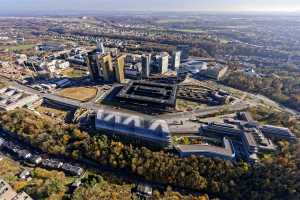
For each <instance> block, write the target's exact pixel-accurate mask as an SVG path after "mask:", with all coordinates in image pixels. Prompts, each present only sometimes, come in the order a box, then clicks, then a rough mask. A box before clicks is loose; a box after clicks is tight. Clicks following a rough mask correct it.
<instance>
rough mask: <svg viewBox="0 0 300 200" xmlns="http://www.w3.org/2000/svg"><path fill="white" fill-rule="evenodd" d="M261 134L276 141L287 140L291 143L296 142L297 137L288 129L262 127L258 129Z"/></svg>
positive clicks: (269, 126)
mask: <svg viewBox="0 0 300 200" xmlns="http://www.w3.org/2000/svg"><path fill="white" fill-rule="evenodd" d="M260 130H261V132H262V133H263V134H265V135H267V136H269V137H271V138H273V139H277V140H289V141H292V142H295V141H297V137H296V136H295V135H294V133H292V132H291V131H290V129H288V128H284V127H278V126H271V125H264V126H262V127H260Z"/></svg>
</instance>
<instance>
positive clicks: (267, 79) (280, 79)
mask: <svg viewBox="0 0 300 200" xmlns="http://www.w3.org/2000/svg"><path fill="white" fill-rule="evenodd" d="M262 72H267V73H268V74H271V75H268V76H264V77H260V76H247V75H245V74H244V73H243V72H242V71H232V72H230V73H228V74H227V75H226V77H225V78H224V80H222V83H224V84H225V85H228V86H231V87H233V88H237V89H240V90H243V91H248V92H251V93H255V94H257V93H259V94H262V95H265V96H267V97H269V98H271V99H272V100H274V101H276V102H278V103H281V104H283V105H285V106H287V107H289V108H292V109H295V110H297V111H300V78H299V77H300V73H299V72H297V71H289V70H285V71H282V70H278V69H277V70H270V69H268V70H262Z"/></svg>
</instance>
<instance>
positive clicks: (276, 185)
mask: <svg viewBox="0 0 300 200" xmlns="http://www.w3.org/2000/svg"><path fill="white" fill-rule="evenodd" d="M0 114H1V115H0V123H1V126H2V128H3V129H6V130H8V131H10V132H12V133H14V134H15V135H16V136H17V137H18V138H19V139H21V140H23V141H24V142H26V143H28V144H30V145H31V146H32V147H35V148H38V149H40V150H42V151H43V152H46V153H49V154H52V155H57V156H68V157H72V158H73V159H76V160H80V159H90V160H93V161H95V162H97V163H99V164H101V165H105V166H110V167H112V168H115V169H118V170H121V171H124V172H125V171H126V172H129V173H132V174H134V175H136V176H140V177H143V178H145V179H146V180H149V181H154V182H159V183H163V184H166V185H171V186H181V187H185V188H188V189H193V190H196V191H200V192H202V193H206V194H208V195H209V196H210V197H213V198H216V197H219V198H221V199H230V200H232V199H267V200H268V199H270V200H271V199H272V200H273V199H289V200H296V199H300V170H299V167H300V159H299V158H297V157H296V156H295V155H296V154H295V151H296V148H295V147H294V146H292V145H289V144H288V143H287V142H284V141H282V142H279V147H280V148H279V150H278V152H277V153H276V154H274V155H271V156H269V157H268V159H265V160H263V161H262V162H261V163H259V164H255V165H249V164H247V163H245V162H239V163H232V162H229V161H223V160H219V159H212V158H205V157H196V156H191V157H189V158H179V157H178V156H176V155H173V154H169V153H166V152H164V151H157V152H155V151H151V150H149V149H147V148H145V147H142V148H140V147H134V146H132V145H128V144H123V143H121V142H119V141H113V140H111V139H109V138H107V137H106V136H105V135H102V134H101V133H99V134H96V135H89V134H88V133H86V132H83V131H81V130H79V129H78V128H77V127H76V126H75V125H70V124H67V125H66V124H53V123H51V122H50V121H47V120H44V119H41V118H40V117H38V116H36V115H34V114H32V113H31V112H29V111H26V110H23V109H19V110H15V111H9V112H3V113H0Z"/></svg>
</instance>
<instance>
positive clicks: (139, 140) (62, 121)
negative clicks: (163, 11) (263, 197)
mask: <svg viewBox="0 0 300 200" xmlns="http://www.w3.org/2000/svg"><path fill="white" fill-rule="evenodd" d="M201 17H203V18H201V19H205V20H200V18H199V16H198V15H192V16H181V15H178V16H176V15H175V16H173V17H166V16H164V15H163V16H160V15H157V16H155V17H154V16H147V15H146V14H145V15H143V14H141V15H140V16H132V15H129V16H127V17H124V16H101V17H92V16H72V17H65V16H64V17H59V16H56V17H54V16H53V17H22V18H19V17H9V18H6V17H1V18H0V27H1V29H0V111H1V116H2V117H1V118H0V124H1V126H0V128H1V129H0V151H1V154H0V158H1V160H0V164H1V162H3V161H2V160H3V158H4V159H7V160H10V161H9V162H16V163H18V164H17V165H20V166H22V167H21V168H22V169H23V170H22V171H23V172H22V173H20V174H19V179H22V180H27V181H25V182H26V183H27V184H30V181H31V180H34V179H35V178H34V176H36V174H37V172H34V171H35V170H40V169H44V170H55V171H58V172H62V173H64V174H65V175H66V176H68V177H72V181H71V184H70V185H69V187H68V188H69V189H68V192H69V193H70V194H68V195H69V196H68V198H69V199H72V198H73V197H74V196H76V191H80V190H81V189H82V188H85V187H87V186H82V185H85V184H87V182H88V181H90V180H88V178H87V177H89V178H90V177H91V176H95V177H97V176H96V175H95V174H93V175H87V174H89V173H91V172H90V170H92V171H97V170H100V169H102V167H103V166H105V167H104V168H113V171H111V169H110V170H108V169H105V170H103V171H105V173H109V174H114V173H115V171H118V169H120V170H122V169H126V170H128V171H129V172H128V174H129V175H128V174H127V173H124V174H122V175H120V176H121V177H118V175H116V176H117V177H118V178H121V179H122V180H124V181H127V182H129V183H134V184H136V187H135V188H134V189H133V191H132V192H130V193H133V194H134V195H136V196H137V198H147V199H149V198H152V197H153V196H154V194H153V193H155V192H154V190H155V189H158V190H160V191H161V190H162V189H161V187H165V186H167V185H171V186H173V189H174V190H175V191H177V192H180V193H181V194H183V193H184V192H182V191H186V190H193V191H195V190H196V191H198V192H200V193H194V194H195V195H196V196H197V195H198V196H199V195H200V194H201V195H200V196H202V198H204V199H208V197H207V195H206V194H205V193H209V194H208V195H211V194H210V193H213V192H211V191H210V189H207V190H206V189H205V188H206V187H208V186H205V187H204V186H203V188H202V187H200V185H201V184H200V183H199V184H198V185H197V186H195V185H193V184H190V183H180V182H181V181H179V180H180V179H178V181H177V180H176V181H170V180H167V179H166V180H161V179H159V178H153V177H151V176H150V175H149V176H148V175H147V174H146V173H145V174H144V172H145V168H146V167H145V166H143V169H144V171H143V170H142V169H141V168H139V167H137V168H135V167H133V163H135V162H137V163H139V162H141V161H137V160H138V158H134V159H133V157H134V156H135V155H136V154H138V155H139V153H138V152H140V151H144V150H143V149H144V148H146V149H149V150H150V151H152V152H163V153H162V154H163V155H166V157H167V156H170V157H171V158H172V159H173V158H174V159H179V160H185V162H187V161H186V160H187V159H193V158H199V159H213V160H216V161H214V162H222V163H223V164H224V165H227V164H225V163H230V165H233V166H234V165H237V166H238V165H240V163H245V165H247V166H252V167H253V170H255V167H257V166H260V165H261V166H265V163H266V162H267V161H268V162H271V161H270V160H271V158H273V157H274V158H273V160H275V158H276V156H277V155H280V156H281V157H284V156H283V155H282V154H283V153H282V152H281V150H282V148H283V145H284V144H287V145H288V148H293V147H294V146H298V143H299V139H298V138H299V137H300V123H299V119H300V110H299V106H300V101H299V91H300V90H299V89H300V82H299V81H300V80H299V76H297V75H300V68H299V63H300V54H299V52H300V49H299V40H298V39H299V38H298V37H299V35H300V34H297V33H298V31H299V30H298V29H296V28H295V27H293V26H290V25H289V24H284V23H285V22H286V20H290V18H288V17H286V18H284V17H283V18H278V19H271V18H270V17H268V16H265V17H264V18H263V17H255V16H249V17H248V18H247V17H245V18H237V17H235V16H231V17H227V18H226V19H224V18H223V17H222V16H212V15H207V16H206V15H203V16H201ZM184 19H186V20H187V21H184ZM198 19H199V20H198ZM269 20H270V22H269ZM291 20H293V19H291ZM258 22H261V23H263V25H260V24H258ZM221 24H222V26H221ZM245 24H247V26H246V25H245ZM281 25H282V26H286V28H279V27H281ZM296 26H297V28H299V26H300V24H299V22H298V23H296ZM265 27H267V28H265ZM294 28H295V29H296V30H294ZM293 31H294V32H293ZM270 32H272V33H270ZM274 32H276V34H275V33H274ZM273 33H274V34H273ZM271 35H272V37H271ZM290 35H291V36H292V37H290ZM283 37H284V38H286V39H283ZM287 38H289V39H287ZM283 41H285V42H283ZM284 69H288V70H284ZM297 77H298V79H297ZM289 78H290V79H289ZM21 116H23V117H21ZM25 116H26V117H25ZM16 118H18V119H16ZM9 119H11V120H9ZM18 120H19V121H18ZM35 120H36V124H35V123H34V121H35ZM39 123H43V125H40V124H39ZM11 124H13V125H11ZM46 124H47V125H46ZM74 127H76V129H75V128H74ZM52 131H53V133H52ZM60 131H62V133H60ZM54 132H56V133H55V134H57V138H56V139H54V138H55V137H56V136H55V134H54ZM66 133H67V134H66ZM53 134H54V135H53ZM60 134H63V135H60ZM68 134H69V135H68ZM90 137H91V139H90ZM99 137H100V139H99ZM46 138H47V139H46ZM87 138H88V139H87ZM103 138H105V139H103ZM52 139H53V140H54V141H53V142H52ZM61 139H62V140H63V142H61V143H60V142H59V144H57V143H58V142H55V140H57V141H60V140H61ZM83 140H89V141H90V140H91V141H93V142H89V143H88V144H83V142H79V141H83ZM107 141H109V142H107ZM72 142H73V143H72ZM38 144H40V145H38ZM51 145H52V147H53V148H51ZM60 145H61V146H60ZM89 145H90V146H89ZM97 145H98V146H99V147H100V146H103V148H104V147H105V148H107V146H109V145H111V146H109V147H110V149H114V151H116V152H119V151H121V150H116V149H118V148H120V149H123V148H125V147H124V146H123V145H125V146H126V145H127V146H128V147H127V146H126V148H128V149H126V148H125V149H126V151H125V150H122V152H123V153H122V154H121V153H113V154H112V155H110V153H109V152H108V151H112V150H105V151H104V150H103V149H101V148H102V147H101V148H100V149H101V151H102V150H103V152H101V151H100V150H97V151H95V152H80V151H81V150H82V151H84V150H86V151H91V150H92V149H93V148H96V147H94V146H97ZM91 146H92V147H91ZM132 146H133V147H132ZM62 147H63V148H62ZM77 148H78V149H77ZM132 148H134V150H133V149H132ZM138 149H140V150H138ZM127 151H128V152H130V153H128V152H127ZM132 151H136V153H135V154H133V153H132ZM297 151H298V150H297ZM124 152H127V153H124ZM280 152H281V154H280ZM285 153H286V152H285ZM93 154H94V155H93ZM98 154H99V155H98ZM123 154H124V155H123ZM131 154H132V155H131ZM142 155H143V156H145V157H146V158H147V153H142ZM103 156H104V157H105V156H107V161H105V162H104V161H103V160H105V159H106V157H105V159H104V158H103ZM121 156H122V158H121ZM280 156H279V157H280ZM125 158H126V159H133V160H131V162H132V164H131V168H132V170H130V169H129V168H130V167H126V166H127V164H125V163H123V164H122V162H121V161H120V159H125ZM151 158H152V157H151ZM114 159H116V160H115V161H112V160H114ZM118 159H119V160H118ZM166 159H167V158H166ZM282 159H283V158H282ZM117 160H118V161H117ZM179 160H178V162H179ZM6 162H8V161H6ZM144 162H147V160H144ZM157 162H160V161H159V160H157ZM199 162H201V161H199ZM205 162H206V161H205ZM274 162H275V161H274ZM281 162H283V161H282V160H281ZM103 163H104V164H103ZM140 164H141V163H140ZM191 165H192V163H191ZM220 166H221V164H220ZM233 168H234V167H233ZM95 169H97V170H95ZM243 169H244V170H245V167H244V168H243ZM157 170H158V169H157ZM169 170H171V168H170V169H169ZM100 171H101V170H100ZM183 171H184V170H182V171H181V172H178V173H179V174H180V173H181V174H182V173H185V172H183ZM0 172H1V170H0ZM33 172H34V173H33ZM1 173H2V172H1ZM1 173H0V177H2V174H1ZM44 173H46V172H44ZM94 173H95V172H94ZM176 173H177V172H176ZM197 173H199V172H197ZM245 173H246V172H245ZM96 174H97V173H96ZM116 174H119V172H117V173H116ZM187 174H188V172H187ZM134 175H138V176H139V178H137V179H136V180H132V178H128V177H132V176H134ZM182 176H183V177H184V175H182ZM200 176H204V175H203V174H200ZM245 176H246V175H245ZM295 176H296V175H295ZM95 177H94V180H98V179H97V178H95ZM3 179H4V178H3ZM29 179H30V180H29ZM169 179H170V178H169ZM141 180H142V181H141ZM6 181H7V182H9V181H10V180H9V179H7V180H2V179H1V180H0V199H7V200H12V199H14V200H21V199H31V198H37V197H36V196H35V197H30V195H31V193H32V191H31V190H30V189H28V187H33V186H28V187H27V186H24V187H22V189H16V186H14V188H12V187H11V186H10V185H9V183H12V184H13V183H14V181H10V182H9V183H7V182H6ZM23 182H24V181H23ZM199 182H201V181H199ZM204 182H205V181H203V182H201V183H204ZM213 183H214V180H213V181H212V183H211V184H213ZM19 184H20V183H19ZM24 184H25V183H24ZM208 185H209V184H208ZM220 187H221V186H220ZM23 188H24V190H23ZM26 188H27V189H26ZM14 189H16V190H17V191H15V190H14ZM65 190H66V189H64V191H65ZM71 191H72V192H71ZM74 191H75V192H74ZM26 192H27V193H29V194H27V193H26ZM30 192H31V193H30ZM73 192H74V194H73ZM79 193H80V192H79ZM79 193H78V194H77V195H79ZM191 193H192V192H191ZM204 194H205V195H204ZM217 194H218V195H224V199H228V196H226V195H227V193H226V192H225V191H223V190H219V191H218V193H217ZM228 194H229V192H228ZM73 195H74V196H73ZM218 195H217V196H216V197H220V198H221V199H223V198H222V196H218ZM290 195H291V196H293V195H299V188H298V194H296V192H295V193H292V194H290ZM31 196H32V195H31ZM212 196H213V197H214V195H212ZM182 198H183V197H182ZM38 199H43V198H39V197H38ZM57 199H60V198H57ZM78 199H80V198H78ZM233 199H240V198H238V197H237V198H233ZM245 199H247V198H245ZM270 199H272V198H270ZM274 199H276V198H274ZM277 199H278V198H277ZM279 199H280V198H279ZM287 199H288V198H287ZM295 199H296V198H295Z"/></svg>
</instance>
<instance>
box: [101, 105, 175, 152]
mask: <svg viewBox="0 0 300 200" xmlns="http://www.w3.org/2000/svg"><path fill="white" fill-rule="evenodd" d="M95 126H96V129H98V130H103V131H105V132H106V133H107V134H108V135H111V136H114V135H117V136H120V137H122V138H132V139H134V140H139V141H141V142H148V143H149V144H150V145H153V146H160V147H168V146H170V145H171V136H170V131H169V127H168V124H167V123H166V121H164V120H160V119H154V118H150V117H149V118H148V117H147V118H146V117H142V116H138V115H132V114H128V113H123V112H115V111H106V110H99V111H98V112H97V116H96V120H95Z"/></svg>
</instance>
